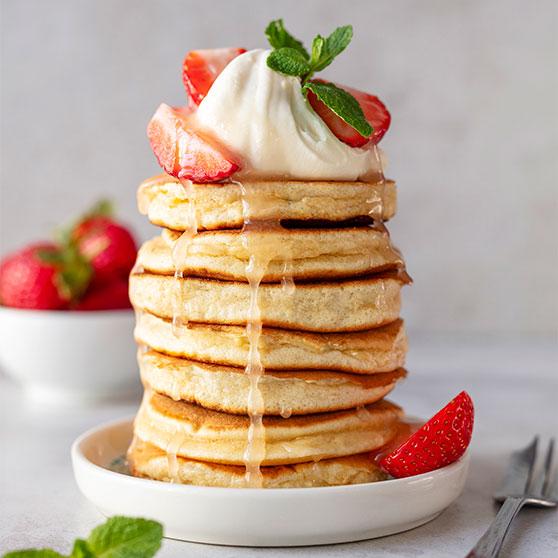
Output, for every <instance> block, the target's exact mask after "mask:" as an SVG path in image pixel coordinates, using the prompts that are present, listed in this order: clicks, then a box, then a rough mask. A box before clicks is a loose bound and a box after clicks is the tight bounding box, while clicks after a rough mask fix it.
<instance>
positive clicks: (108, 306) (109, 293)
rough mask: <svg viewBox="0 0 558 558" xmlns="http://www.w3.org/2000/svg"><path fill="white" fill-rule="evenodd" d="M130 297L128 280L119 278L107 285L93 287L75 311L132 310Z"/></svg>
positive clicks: (76, 306)
mask: <svg viewBox="0 0 558 558" xmlns="http://www.w3.org/2000/svg"><path fill="white" fill-rule="evenodd" d="M131 307H132V305H131V304H130V299H129V297H128V280H127V279H123V278H118V279H116V280H114V281H112V282H111V283H107V284H105V285H99V286H96V285H92V287H91V288H90V289H89V290H88V291H87V292H86V293H85V296H84V297H83V298H82V299H81V300H80V301H79V302H78V303H77V304H76V305H75V306H74V307H73V309H74V310H121V309H124V308H131Z"/></svg>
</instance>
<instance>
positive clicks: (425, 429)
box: [380, 391, 474, 478]
mask: <svg viewBox="0 0 558 558" xmlns="http://www.w3.org/2000/svg"><path fill="white" fill-rule="evenodd" d="M473 422H474V407H473V401H472V399H471V397H470V396H469V394H468V393H467V392H466V391H462V392H461V393H460V394H459V395H457V396H456V397H455V398H454V399H452V400H451V401H450V402H449V403H448V404H447V405H446V406H445V407H444V408H443V409H442V410H440V411H438V412H437V413H436V414H435V415H434V416H433V417H432V418H431V419H430V420H429V421H428V422H427V423H426V424H424V425H423V426H422V427H421V428H420V429H419V430H417V431H416V432H415V433H414V434H413V435H412V436H411V437H410V438H408V439H407V440H406V441H405V442H404V443H402V444H401V445H400V446H399V447H398V448H397V449H395V450H394V451H392V452H391V453H389V454H388V455H386V456H385V457H384V458H383V459H382V460H381V461H380V467H382V469H384V470H385V471H386V472H387V473H389V474H390V475H391V476H392V477H396V478H402V477H410V476H413V475H420V474H422V473H428V472H430V471H434V470H435V469H439V468H440V467H445V466H446V465H450V464H451V463H453V462H455V461H457V460H458V459H459V458H460V457H461V456H462V455H463V454H464V453H465V451H466V449H467V447H468V446H469V443H470V442H471V436H472V434H473Z"/></svg>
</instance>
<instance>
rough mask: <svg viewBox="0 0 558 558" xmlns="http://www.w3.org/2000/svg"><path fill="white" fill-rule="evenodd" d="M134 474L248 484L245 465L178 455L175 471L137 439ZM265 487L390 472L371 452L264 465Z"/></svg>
mask: <svg viewBox="0 0 558 558" xmlns="http://www.w3.org/2000/svg"><path fill="white" fill-rule="evenodd" d="M128 463H129V466H130V470H131V472H132V474H133V475H135V476H137V477H146V478H150V479H154V480H160V481H167V482H169V481H172V482H179V483H182V484H193V485H198V486H218V487H222V488H244V487H245V486H246V484H245V471H246V470H245V468H244V467H241V466H238V465H221V464H217V463H210V462H207V461H196V460H193V459H186V458H184V457H178V458H177V459H176V467H175V469H176V471H175V472H174V474H172V475H171V468H170V467H169V460H168V458H167V455H166V453H165V452H164V451H162V450H160V449H159V448H157V447H156V446H153V445H151V444H148V443H146V442H142V441H141V440H135V441H134V442H133V443H132V446H131V447H130V451H129V452H128ZM261 473H262V488H309V487H315V486H337V485H343V484H359V483H365V482H376V481H381V480H385V479H386V478H387V475H386V474H385V473H384V472H383V471H382V470H381V469H380V468H379V467H378V466H377V465H376V463H375V461H374V458H373V456H372V455H371V454H369V453H368V454H358V455H349V456H346V457H337V458H332V459H323V460H321V461H317V462H316V463H314V462H311V463H298V464H294V465H278V466H274V467H262V468H261Z"/></svg>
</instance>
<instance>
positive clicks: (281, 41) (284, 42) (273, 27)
mask: <svg viewBox="0 0 558 558" xmlns="http://www.w3.org/2000/svg"><path fill="white" fill-rule="evenodd" d="M265 34H266V35H267V40H268V41H269V44H270V45H271V46H272V47H273V48H276V49H278V48H283V47H287V48H292V49H294V50H297V51H298V52H300V54H302V56H304V58H305V59H306V60H308V59H309V58H310V56H309V55H308V51H307V50H306V49H305V48H304V45H303V44H302V42H301V41H299V40H298V39H295V38H294V37H293V36H292V35H291V34H290V33H289V32H288V31H287V30H286V29H285V26H284V24H283V20H282V19H276V20H275V21H272V22H271V23H270V24H269V25H268V26H267V27H266V29H265Z"/></svg>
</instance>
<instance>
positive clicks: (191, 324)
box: [128, 175, 409, 488]
mask: <svg viewBox="0 0 558 558" xmlns="http://www.w3.org/2000/svg"><path fill="white" fill-rule="evenodd" d="M247 189H248V190H249V191H250V192H257V195H258V202H257V203H253V204H252V207H251V208H248V210H247V205H249V204H247V196H246V191H247ZM138 205H139V207H140V211H141V212H142V213H144V214H146V215H147V216H148V218H149V220H150V221H151V222H152V223H153V224H155V225H158V226H160V227H162V231H161V234H160V236H157V237H155V238H153V239H152V240H149V241H147V242H146V243H145V244H144V245H143V246H142V247H141V249H140V251H139V253H138V259H137V263H136V267H135V269H134V271H133V272H132V275H131V278H130V299H131V301H132V304H133V305H134V308H135V309H136V313H137V323H136V330H135V337H136V341H137V342H138V346H139V350H138V363H139V367H140V373H141V378H142V381H143V384H144V386H145V396H144V399H143V402H142V405H141V407H140V410H139V412H138V415H137V417H136V420H135V424H134V440H133V442H132V445H131V447H130V450H129V452H128V460H129V464H130V469H131V471H132V473H133V474H134V475H137V476H143V477H148V478H152V479H157V480H163V481H171V482H178V483H184V484H195V485H205V486H224V487H244V486H246V485H247V484H246V483H247V480H246V475H245V472H246V464H247V457H246V455H247V445H248V439H249V431H250V432H252V431H251V430H250V424H251V420H250V417H249V414H251V413H250V411H251V410H252V409H251V407H250V404H249V394H250V389H251V387H252V389H253V387H254V384H253V382H251V379H252V380H253V378H250V375H249V374H247V373H246V368H247V366H248V365H249V364H250V362H251V358H253V356H250V355H253V351H254V347H252V351H251V346H250V339H249V336H248V334H247V328H246V324H247V321H250V320H249V316H250V315H251V314H250V310H249V308H250V303H251V300H253V298H254V296H255V298H256V301H257V310H258V315H259V317H260V319H261V326H262V330H261V335H260V337H259V341H258V342H257V347H256V352H259V355H258V356H259V359H258V363H259V362H260V361H261V365H262V367H263V370H264V373H263V375H262V376H261V377H260V378H259V381H258V382H257V391H258V396H261V411H262V414H263V415H264V416H263V426H264V436H265V454H264V455H262V459H261V463H258V465H259V466H260V471H261V476H260V477H259V482H260V486H263V487H266V488H282V487H310V486H328V485H340V484H353V483H361V482H372V481H376V480H381V479H383V478H385V475H384V473H383V472H382V471H381V470H380V469H379V468H378V466H377V457H378V454H379V452H381V451H382V449H383V448H385V447H386V446H389V444H390V443H393V441H394V440H395V439H396V438H397V437H398V435H400V434H401V432H402V428H403V426H402V424H403V423H402V420H401V419H402V416H403V412H402V410H401V409H400V408H399V407H398V406H396V405H394V404H393V403H390V402H388V401H386V400H385V399H384V397H385V396H386V395H387V394H388V393H389V392H390V391H391V390H392V389H393V388H394V387H395V385H396V383H397V381H399V380H400V379H402V378H404V377H405V375H406V372H405V370H404V369H403V365H404V361H405V355H406V351H407V341H406V336H405V331H404V326H403V322H402V320H401V319H400V318H399V313H400V291H401V287H402V286H403V285H404V284H405V283H407V282H408V281H409V279H408V276H407V275H406V273H405V267H404V262H403V260H402V258H401V255H400V253H399V252H398V251H397V249H395V248H394V247H393V246H392V244H391V241H390V238H389V233H388V231H387V229H386V228H385V226H384V224H383V222H384V221H386V220H388V219H389V218H391V217H392V216H393V215H394V213H395V207H396V193H395V184H394V183H392V182H390V181H387V182H386V181H383V180H382V181H379V182H378V183H377V184H372V183H364V182H296V181H290V182H285V181H276V182H275V181H267V182H263V181H262V182H254V181H252V182H251V183H250V184H240V183H237V182H233V183H224V184H199V185H197V184H189V185H188V188H185V187H184V186H183V185H182V184H180V182H178V181H177V180H175V179H174V178H172V177H169V176H166V175H161V176H158V177H154V178H152V179H149V180H147V181H145V182H144V183H142V185H141V186H140V189H139V191H138ZM248 211H249V212H250V213H249V215H248V213H247V212H248ZM248 222H258V223H262V224H263V225H266V224H268V225H269V226H259V227H257V228H253V230H250V228H249V227H246V226H245V224H246V223H248ZM193 223H195V227H194V229H195V230H194V231H192V226H193ZM184 231H186V233H185V232H184ZM188 231H190V232H188ZM186 237H187V238H186ZM255 247H256V248H255ZM255 250H256V251H257V252H258V253H259V254H267V257H266V262H265V266H263V268H262V269H263V277H262V278H261V282H260V283H259V285H257V286H256V290H254V285H250V284H249V281H248V275H247V268H248V267H249V265H251V263H250V262H251V261H252V263H253V259H254V257H255ZM267 260H269V261H267ZM258 325H260V324H259V321H258ZM252 364H253V363H252ZM252 395H253V393H252ZM252 411H253V410H252ZM252 414H253V412H252ZM252 419H253V416H252ZM251 435H253V432H252V434H251ZM252 486H253V484H252Z"/></svg>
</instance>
